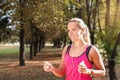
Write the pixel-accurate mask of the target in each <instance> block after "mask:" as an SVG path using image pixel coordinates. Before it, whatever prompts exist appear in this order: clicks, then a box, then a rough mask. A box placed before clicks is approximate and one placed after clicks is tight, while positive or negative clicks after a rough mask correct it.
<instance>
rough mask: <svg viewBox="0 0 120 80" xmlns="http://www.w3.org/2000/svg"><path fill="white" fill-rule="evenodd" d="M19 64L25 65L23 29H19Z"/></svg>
mask: <svg viewBox="0 0 120 80" xmlns="http://www.w3.org/2000/svg"><path fill="white" fill-rule="evenodd" d="M19 60H20V66H24V65H25V53H24V30H23V29H20V56H19Z"/></svg>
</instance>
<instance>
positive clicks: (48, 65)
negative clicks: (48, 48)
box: [43, 61, 53, 72]
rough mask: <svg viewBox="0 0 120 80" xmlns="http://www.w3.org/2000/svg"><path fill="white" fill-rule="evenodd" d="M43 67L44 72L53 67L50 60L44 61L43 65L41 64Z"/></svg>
mask: <svg viewBox="0 0 120 80" xmlns="http://www.w3.org/2000/svg"><path fill="white" fill-rule="evenodd" d="M43 68H44V70H45V71H46V72H50V71H52V69H53V65H52V64H51V63H50V62H48V61H45V62H44V65H43Z"/></svg>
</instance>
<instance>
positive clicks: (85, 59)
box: [43, 18, 105, 80]
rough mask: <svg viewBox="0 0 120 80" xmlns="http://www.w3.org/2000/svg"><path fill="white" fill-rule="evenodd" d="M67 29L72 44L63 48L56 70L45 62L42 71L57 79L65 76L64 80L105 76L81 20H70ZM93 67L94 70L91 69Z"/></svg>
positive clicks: (101, 63) (100, 61)
mask: <svg viewBox="0 0 120 80" xmlns="http://www.w3.org/2000/svg"><path fill="white" fill-rule="evenodd" d="M67 29H68V36H69V38H70V39H71V41H72V44H71V45H68V46H65V47H64V49H63V52H62V57H61V63H60V65H59V67H58V68H56V67H54V66H53V65H52V64H51V63H50V62H45V64H44V66H43V67H44V70H45V71H46V72H49V71H51V72H52V73H53V74H54V75H56V76H59V77H63V76H66V78H65V80H92V76H94V77H103V76H105V67H104V64H103V60H102V57H101V55H100V53H99V51H98V49H97V48H96V47H95V46H93V45H91V43H90V36H89V30H88V27H87V26H86V25H85V23H84V22H83V20H82V19H80V18H73V19H71V20H70V21H69V23H68V26H67ZM93 65H94V66H95V69H92V67H93Z"/></svg>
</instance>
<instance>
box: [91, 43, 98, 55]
mask: <svg viewBox="0 0 120 80" xmlns="http://www.w3.org/2000/svg"><path fill="white" fill-rule="evenodd" d="M90 46H91V50H90V55H92V56H94V55H96V54H99V50H98V48H97V47H96V46H94V45H90Z"/></svg>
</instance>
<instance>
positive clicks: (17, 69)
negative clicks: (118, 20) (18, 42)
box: [0, 46, 120, 80]
mask: <svg viewBox="0 0 120 80" xmlns="http://www.w3.org/2000/svg"><path fill="white" fill-rule="evenodd" d="M15 47H16V46H12V47H11V46H5V47H4V46H2V47H0V50H3V49H4V50H5V49H6V48H9V49H12V48H15ZM61 51H62V49H58V48H56V49H55V48H52V47H50V46H49V47H45V48H44V49H43V50H42V51H41V52H40V53H38V54H37V56H34V57H33V60H29V52H26V55H25V56H26V57H25V63H26V65H25V66H19V54H12V55H8V54H6V55H3V56H1V57H0V80H64V78H59V77H56V76H54V75H53V74H52V73H51V72H48V73H47V72H45V71H44V70H43V62H44V61H50V62H51V63H53V64H54V65H55V66H56V67H57V66H58V64H59V63H60V57H61ZM119 67H120V66H119V65H116V71H117V77H118V80H120V75H119V73H120V68H119ZM93 80H100V79H98V78H93ZM103 80H109V77H108V69H107V74H106V76H105V77H104V79H103Z"/></svg>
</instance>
